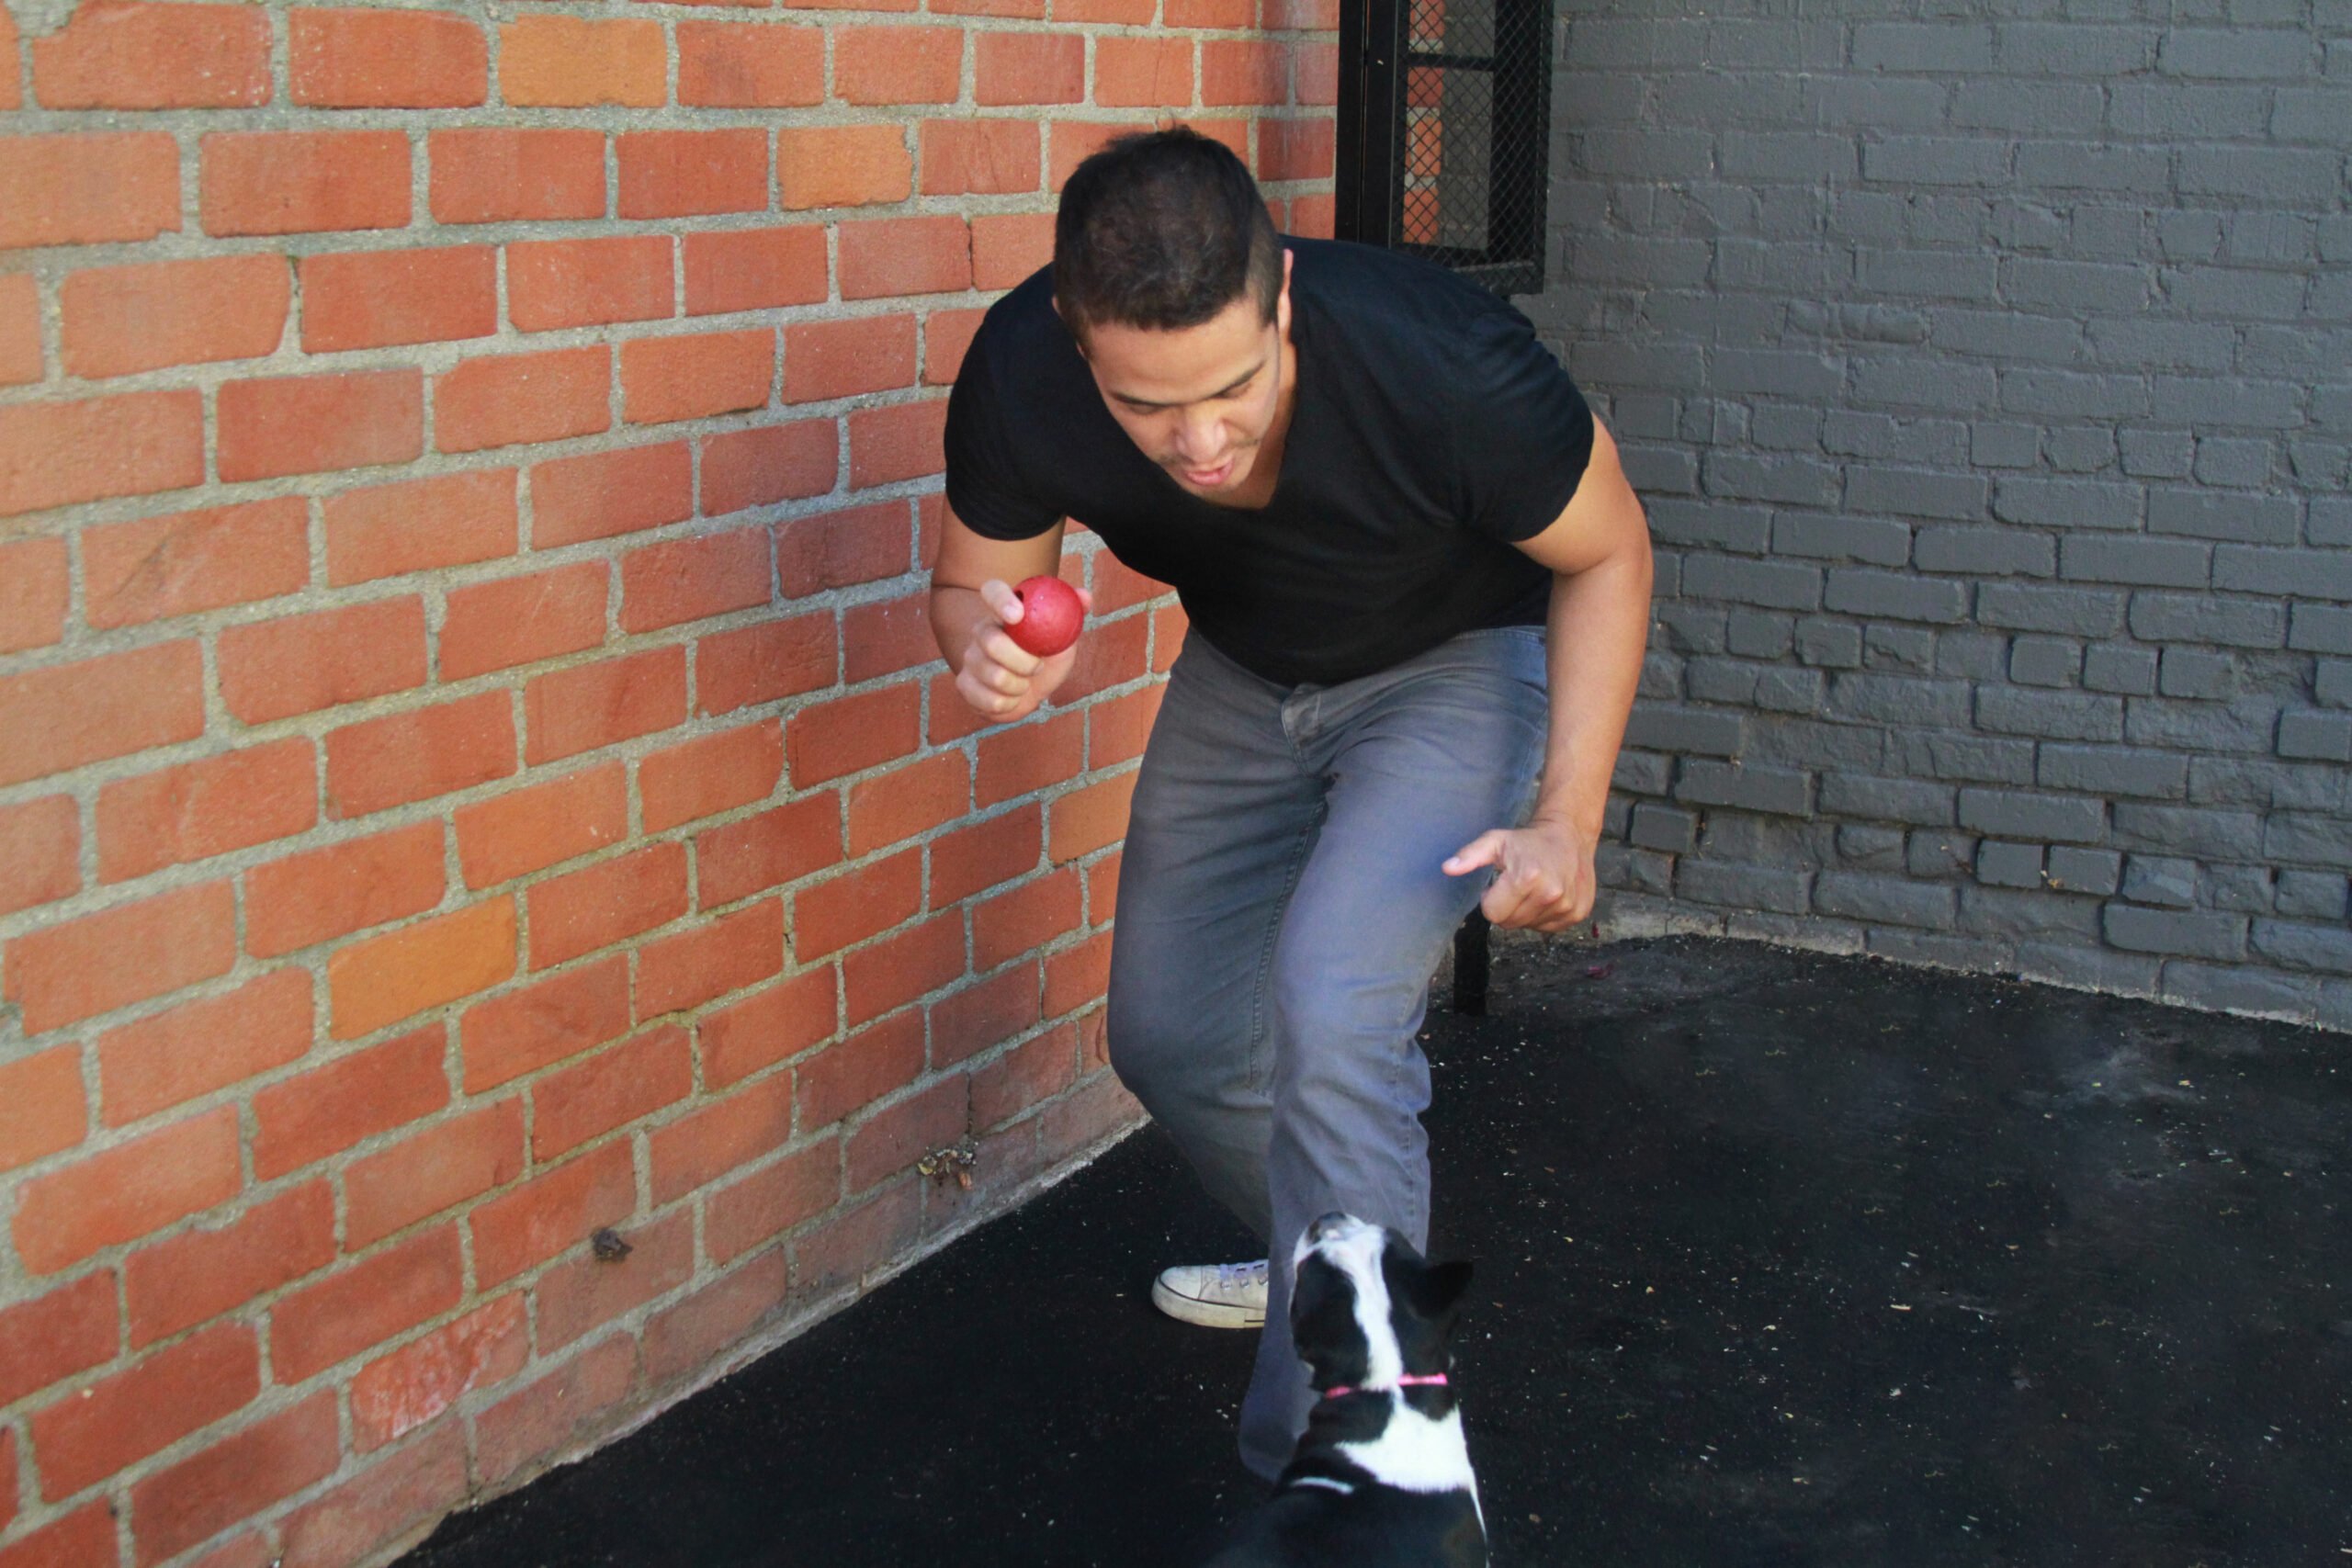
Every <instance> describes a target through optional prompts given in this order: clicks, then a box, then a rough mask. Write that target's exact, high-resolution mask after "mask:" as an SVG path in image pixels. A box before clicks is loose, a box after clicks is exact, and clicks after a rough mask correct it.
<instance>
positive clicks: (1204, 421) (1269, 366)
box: [1054, 127, 1290, 497]
mask: <svg viewBox="0 0 2352 1568" xmlns="http://www.w3.org/2000/svg"><path fill="white" fill-rule="evenodd" d="M1288 280H1289V258H1288V257H1287V256H1286V255H1285V254H1283V248H1282V244H1281V242H1280V241H1279V240H1278V239H1277V238H1276V237H1275V234H1274V227H1273V223H1272V220H1270V219H1268V217H1267V216H1266V205H1265V199H1264V197H1261V196H1260V195H1259V194H1258V187H1257V184H1256V182H1255V181H1253V180H1251V179H1250V172H1249V170H1247V169H1245V168H1243V167H1242V165H1241V160H1240V159H1238V158H1237V157H1235V156H1234V155H1233V153H1232V152H1231V151H1230V150H1229V149H1228V148H1227V147H1226V146H1225V144H1224V143H1223V142H1220V141H1212V140H1210V139H1209V138H1207V137H1204V136H1202V135H1200V134H1198V133H1197V132H1194V131H1192V130H1185V129H1183V128H1182V127H1179V128H1176V129H1172V130H1162V131H1154V132H1151V133H1149V134H1148V135H1140V136H1127V137H1122V138H1120V139H1119V140H1118V141H1114V142H1112V143H1110V144H1109V145H1108V146H1106V147H1104V148H1103V150H1102V151H1101V152H1097V153H1095V154H1094V155H1093V156H1092V157H1091V158H1089V159H1087V160H1086V161H1085V162H1084V163H1082V164H1080V165H1079V166H1078V168H1077V170H1076V171H1075V172H1074V173H1073V174H1072V175H1070V177H1069V183H1068V184H1067V185H1066V186H1063V188H1062V200H1061V210H1060V213H1059V216H1058V217H1057V220H1056V221H1055V225H1054V307H1055V309H1056V310H1058V311H1059V312H1060V313H1061V317H1062V320H1063V321H1065V322H1067V323H1068V324H1069V329H1070V333H1071V334H1072V335H1073V336H1074V337H1075V338H1076V339H1077V340H1078V345H1079V349H1080V352H1081V353H1083V354H1084V355H1085V356H1086V360H1087V363H1088V365H1089V366H1090V367H1091V368H1092V369H1093V372H1094V379H1095V383H1096V385H1097V386H1098V387H1099V388H1100V389H1101V390H1102V393H1103V401H1104V403H1105V404H1107V405H1108V406H1109V408H1110V410H1111V413H1112V417H1113V418H1114V419H1116V420H1117V421H1118V422H1119V423H1120V425H1121V426H1122V427H1124V428H1125V430H1126V432H1127V434H1128V435H1129V436H1131V437H1132V438H1133V439H1134V440H1135V443H1136V446H1138V447H1140V448H1141V449H1142V450H1143V452H1144V454H1145V455H1146V456H1148V457H1150V458H1151V459H1152V460H1153V461H1154V462H1156V463H1159V465H1160V466H1161V467H1163V468H1167V469H1168V470H1169V471H1170V473H1171V474H1172V475H1174V476H1175V478H1176V479H1177V480H1178V481H1179V482H1180V483H1182V485H1183V486H1184V488H1186V489H1187V490H1190V491H1193V492H1195V493H1196V494H1201V495H1206V496H1212V497H1213V496H1215V495H1217V494H1219V493H1222V492H1227V491H1232V490H1234V489H1236V488H1238V486H1239V485H1240V484H1241V483H1242V482H1243V481H1244V480H1246V479H1248V478H1249V476H1250V469H1251V467H1252V464H1253V463H1254V460H1255V458H1256V456H1257V453H1258V450H1259V447H1260V446H1261V443H1262V442H1263V441H1264V440H1265V439H1266V435H1267V433H1268V431H1269V430H1270V429H1271V428H1272V425H1273V423H1274V421H1275V419H1276V417H1277V416H1278V414H1279V413H1280V412H1281V409H1282V404H1283V388H1284V376H1283V348H1284V346H1285V345H1286V344H1287V343H1288V342H1289V336H1290V294H1289V289H1288V288H1287V284H1288Z"/></svg>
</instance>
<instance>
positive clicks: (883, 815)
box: [848, 752, 972, 855]
mask: <svg viewBox="0 0 2352 1568" xmlns="http://www.w3.org/2000/svg"><path fill="white" fill-rule="evenodd" d="M971 790H972V786H971V774H970V768H969V764H968V763H967V762H966V761H965V760H964V758H963V756H962V754H961V753H957V752H949V753H947V754H946V755H944V756H938V757H929V758H925V759H924V760H923V761H919V762H913V763H910V764H909V765H908V766H906V767H903V768H894V769H892V770H891V771H890V772H888V773H876V774H875V775H874V776H873V777H871V778H868V779H864V780H861V781H859V782H858V783H857V784H853V785H852V786H851V787H850V790H849V798H848V807H849V852H850V853H851V854H852V855H864V854H866V853H868V852H872V851H874V850H877V849H881V848H883V847H885V846H886V845H889V844H895V843H899V842H900V841H902V840H907V839H910V838H912V837H914V836H915V835H916V834H918V833H922V832H926V831H928V830H929V829H933V828H936V827H939V826H941V825H942V824H944V823H947V822H952V821H954V820H956V818H959V817H962V816H963V815H964V814H965V811H966V809H967V806H968V803H969V802H970V799H971Z"/></svg>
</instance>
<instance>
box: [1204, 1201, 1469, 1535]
mask: <svg viewBox="0 0 2352 1568" xmlns="http://www.w3.org/2000/svg"><path fill="white" fill-rule="evenodd" d="M1295 1266H1296V1269H1297V1276H1296V1284H1295V1287H1294V1289H1293V1291H1292V1294H1291V1332H1292V1337H1294V1339H1295V1341H1296V1342H1297V1345H1298V1351H1299V1355H1300V1357H1301V1359H1304V1360H1305V1361H1306V1364H1307V1368H1308V1371H1309V1374H1310V1376H1311V1378H1312V1380H1313V1382H1314V1385H1315V1388H1316V1390H1317V1393H1319V1394H1320V1395H1321V1397H1320V1398H1319V1399H1318V1400H1317V1404H1316V1406H1315V1408H1314V1410H1313V1411H1312V1412H1311V1413H1310V1414H1309V1415H1308V1416H1307V1426H1306V1433H1305V1434H1304V1435H1303V1436H1302V1437H1301V1438H1299V1442H1298V1449H1297V1451H1296V1452H1295V1454H1294V1455H1293V1457H1292V1460H1291V1463H1290V1467H1289V1468H1288V1469H1287V1470H1285V1471H1284V1472H1283V1475H1282V1479H1281V1480H1280V1481H1278V1482H1277V1483H1275V1492H1274V1495H1273V1497H1272V1500H1270V1501H1269V1502H1267V1503H1266V1504H1265V1505H1264V1506H1262V1507H1261V1508H1259V1509H1258V1510H1257V1511H1256V1512H1255V1513H1253V1514H1251V1515H1250V1517H1249V1518H1247V1519H1245V1520H1244V1521H1242V1523H1241V1525H1240V1526H1239V1527H1238V1529H1236V1530H1235V1532H1234V1534H1233V1535H1232V1537H1231V1538H1230V1540H1228V1542H1227V1545H1226V1547H1225V1549H1224V1550H1223V1551H1220V1552H1219V1553H1218V1554H1217V1555H1216V1556H1215V1557H1213V1558H1211V1559H1210V1560H1209V1562H1208V1563H1207V1564H1206V1568H1327V1565H1328V1568H1342V1565H1344V1568H1485V1563H1486V1562H1487V1537H1486V1530H1485V1528H1484V1522H1483V1520H1482V1519H1481V1517H1480V1515H1479V1509H1478V1489H1477V1482H1476V1478H1475V1477H1474V1476H1473V1475H1472V1474H1471V1471H1470V1455H1469V1450H1468V1449H1467V1447H1466V1446H1465V1445H1464V1442H1463V1438H1462V1417H1461V1414H1460V1412H1459V1411H1458V1410H1457V1409H1456V1408H1455V1406H1454V1402H1453V1388H1452V1385H1451V1384H1450V1383H1449V1382H1448V1371H1447V1363H1448V1351H1447V1341H1448V1338H1449V1337H1450V1336H1451V1334H1452V1332H1453V1314H1454V1309H1455V1306H1456V1304H1457V1303H1458V1302H1459V1301H1460V1299H1461V1295H1462V1292H1463V1291H1464V1288H1465V1287H1466V1286H1467V1284H1468V1283H1469V1276H1470V1270H1469V1265H1467V1264H1442V1265H1438V1266H1436V1267H1432V1266H1430V1264H1428V1263H1426V1262H1424V1261H1423V1260H1422V1259H1421V1258H1420V1256H1419V1254H1418V1253H1416V1252H1415V1251H1414V1250H1413V1248H1412V1247H1411V1246H1410V1245H1409V1244H1408V1243H1407V1242H1406V1240H1405V1239H1404V1237H1402V1236H1401V1235H1397V1233H1396V1232H1394V1231H1391V1230H1385V1229H1384V1228H1382V1227H1380V1226H1378V1225H1370V1224H1364V1223H1363V1221H1360V1220H1357V1219H1354V1218H1351V1216H1349V1215H1345V1214H1327V1215H1325V1216H1324V1217H1323V1218H1322V1219H1319V1220H1317V1221H1316V1222H1315V1223H1314V1224H1311V1225H1309V1226H1308V1227H1307V1228H1306V1234H1305V1235H1302V1236H1301V1237H1300V1238H1299V1243H1298V1248H1297V1254H1296V1260H1295Z"/></svg>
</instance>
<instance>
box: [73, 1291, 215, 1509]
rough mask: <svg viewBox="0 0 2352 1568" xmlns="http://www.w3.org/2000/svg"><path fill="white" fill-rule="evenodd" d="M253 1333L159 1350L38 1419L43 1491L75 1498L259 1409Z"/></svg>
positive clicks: (211, 1337) (207, 1338)
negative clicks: (197, 1434)
mask: <svg viewBox="0 0 2352 1568" xmlns="http://www.w3.org/2000/svg"><path fill="white" fill-rule="evenodd" d="M260 1392H261V1353H260V1347H259V1345H258V1344H257V1342H256V1341H255V1339H254V1331H253V1329H252V1328H251V1326H249V1325H242V1324H240V1325H224V1326H222V1327H220V1328H217V1329H213V1330H211V1331H209V1332H208V1333H204V1334H199V1335H198V1336H196V1337H194V1338H191V1339H187V1340H185V1341H183V1342H182V1343H180V1344H177V1345H175V1346H173V1347H172V1348H170V1349H168V1350H163V1351H159V1352H157V1353H156V1354H154V1355H153V1356H150V1357H148V1358H146V1359H144V1360H142V1361H140V1362H138V1363H136V1364H134V1365H132V1366H131V1367H130V1368H129V1369H127V1370H125V1371H119V1372H116V1373H114V1374H113V1375H111V1376H108V1377H105V1378H101V1379H99V1380H98V1381H97V1382H94V1383H91V1384H89V1385H88V1386H87V1387H85V1388H84V1389H83V1390H81V1391H80V1392H79V1393H75V1394H72V1395H69V1396H68V1397H66V1398H64V1399H62V1400H60V1401H59V1402H57V1403H56V1404H51V1405H50V1406H49V1407H48V1408H46V1409H43V1410H38V1411H35V1412H34V1413H33V1416H32V1419H31V1420H30V1422H29V1423H28V1427H29V1430H30V1433H31V1437H32V1446H33V1453H34V1455H35V1457H36V1459H37V1460H38V1461H39V1464H40V1478H41V1490H42V1492H43V1493H44V1494H45V1495H50V1496H54V1497H70V1496H72V1495H74V1493H76V1492H79V1491H82V1490H83V1489H84V1488H85V1487H89V1486H94V1485H96V1483H99V1482H101V1481H103V1480H105V1479H106V1478H107V1476H110V1475H113V1474H115V1473H116V1472H119V1471H121V1470H124V1469H126V1468H128V1467H129V1466H130V1465H132V1464H135V1463H137V1462H138V1461H140V1460H142V1459H145V1458H146V1457H147V1456H148V1455H150V1454H153V1453H158V1452H160V1451H162V1450H164V1449H166V1448H168V1447H170V1446H171V1445H172V1444H173V1443H175V1442H176V1441H178V1440H179V1439H180V1438H184V1437H186V1436H187V1435H188V1434H189V1433H190V1432H193V1431H196V1430H198V1428H200V1427H208V1426H209V1425H211V1424H212V1423H213V1422H215V1421H219V1420H221V1419H224V1418H225V1417H227V1416H230V1415H232V1414H233V1413H235V1412H236V1411H238V1410H242V1409H243V1408H244V1407H245V1406H246V1405H248V1404H252V1403H253V1401H254V1397H255V1396H256V1395H257V1394H259V1393H260Z"/></svg>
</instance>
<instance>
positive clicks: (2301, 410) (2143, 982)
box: [1520, 0, 2352, 1029]
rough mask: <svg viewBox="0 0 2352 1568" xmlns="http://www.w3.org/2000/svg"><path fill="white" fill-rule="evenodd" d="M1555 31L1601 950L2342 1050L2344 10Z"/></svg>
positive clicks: (1911, 16) (1554, 176) (1869, 16)
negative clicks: (2000, 993) (2197, 1017)
mask: <svg viewBox="0 0 2352 1568" xmlns="http://www.w3.org/2000/svg"><path fill="white" fill-rule="evenodd" d="M1564 5H1565V6H1566V14H1565V15H1564V17H1563V19H1562V24H1561V28H1560V34H1559V44H1560V54H1559V59H1558V62H1557V70H1556V73H1555V79H1554V84H1553V93H1552V101H1553V104H1554V107H1555V126H1554V135H1553V145H1552V150H1551V192H1550V211H1551V215H1552V224H1553V228H1552V234H1551V247H1552V249H1551V255H1550V257H1549V271H1548V276H1549V277H1550V279H1551V286H1550V287H1549V288H1547V290H1546V291H1545V292H1544V293H1543V294H1541V295H1537V296H1533V297H1530V298H1527V299H1521V301H1520V303H1521V305H1522V306H1523V307H1524V308H1525V309H1526V310H1528V312H1529V314H1530V315H1531V316H1532V318H1533V319H1534V320H1535V321H1536V323H1537V326H1538V329H1539V331H1541V332H1542V333H1544V337H1545V340H1546V341H1547V342H1548V343H1550V344H1552V345H1553V346H1554V347H1555V349H1556V351H1557V352H1558V353H1559V354H1560V355H1561V357H1562V359H1563V360H1564V361H1565V362H1566V364H1567V365H1568V366H1569V367H1571V368H1572V369H1573V370H1574V372H1575V373H1576V375H1577V378H1578V379H1579V380H1580V381H1581V382H1582V383H1583V385H1584V387H1585V389H1586V390H1587V392H1588V393H1589V395H1590V396H1591V397H1592V399H1593V400H1594V403H1595V406H1596V407H1597V408H1598V409H1599V410H1600V412H1602V414H1603V415H1604V417H1606V418H1607V419H1608V420H1609V422H1610V423H1611V428H1612V429H1613V430H1614V431H1615V432H1616V434H1617V435H1618V437H1619V440H1620V443H1621V446H1622V448H1623V452H1624V455H1625V462H1626V468H1627V471H1628V472H1629V473H1630V474H1631V475H1632V476H1633V477H1634V480H1635V483H1636V484H1637V485H1638V486H1639V487H1640V488H1641V489H1642V491H1644V494H1645V499H1646V501H1647V502H1648V503H1649V506H1650V512H1651V519H1652V524H1653V530H1654V535H1655V538H1656V541H1657V550H1658V564H1659V569H1660V570H1659V574H1658V577H1659V591H1658V604H1657V624H1656V626H1655V627H1654V630H1653V634H1652V640H1651V653H1650V658H1649V660H1648V663H1647V666H1646V668H1645V671H1644V677H1643V683H1642V698H1641V702H1640V705H1639V707H1638V709H1637V711H1636V713H1635V716H1634V724H1633V727H1632V729H1631V731H1630V733H1629V735H1628V739H1627V751H1626V754H1625V757H1624V760H1623V764H1622V765H1621V767H1620V768H1619V771H1618V784H1619V798H1618V800H1617V801H1616V802H1615V803H1614V806H1613V808H1612V810H1611V814H1610V825H1611V829H1610V830H1611V833H1612V835H1613V839H1612V841H1611V843H1609V844H1607V845H1605V846H1604V849H1603V852H1602V854H1601V857H1600V861H1601V871H1602V880H1603V882H1604V885H1605V886H1607V888H1608V889H1609V892H1608V894H1607V896H1606V898H1605V900H1604V904H1603V916H1602V918H1603V920H1604V923H1605V924H1607V925H1610V926H1612V927H1614V928H1616V929H1617V930H1620V931H1638V930H1644V929H1649V930H1660V929H1674V930H1705V931H1723V932H1726V933H1729V934H1732V935H1736V936H1747V937H1754V938H1758V939H1763V940H1770V941H1776V942H1796V943H1801V944H1810V945H1815V946H1822V947H1829V948H1835V949H1838V950H1841V951H1850V952H1870V953H1882V954H1884V955H1886V956H1888V957H1891V958H1897V959H1902V960H1905V961H1910V962H1918V963H1929V964H1950V965H1957V966H1961V967H1969V968H1983V969H1991V970H1996V971H2001V972H2005V973H2012V974H2019V975H2024V976H2030V977H2033V978H2038V979H2044V980H2051V981H2055V982H2058V983H2061V984H2066V985H2073V986H2080V987H2095V988H2098V989H2102V990H2114V991H2123V992H2128V993H2134V994H2140V995H2146V996H2154V997H2159V998H2165V999H2168V1000H2172V1001H2176V1002H2180V1003H2184V1004H2187V1005H2190V1006H2196V1007H2204V1008H2221V1009H2228V1010H2242V1011H2252V1012H2260V1013H2268V1014H2278V1015H2284V1016H2288V1017H2292V1018H2298V1019H2304V1020H2311V1021H2319V1022H2323V1023H2325V1024H2328V1025H2331V1026H2333V1027H2335V1028H2339V1029H2352V926H2347V923H2346V919H2347V903H2348V902H2352V897H2347V892H2348V890H2347V884H2346V875H2347V873H2352V662H2347V659H2346V656H2352V502H2347V500H2346V491H2347V490H2348V489H2352V204H2347V190H2348V189H2352V187H2348V186H2347V178H2352V167H2347V152H2352V6H2347V5H2346V3H2345V0H2193V3H2191V4H2188V5H2180V4H2175V3H2161V4H2160V3H2159V0H2086V3H2085V4H2083V5H2079V6H2065V7H2058V6H2049V5H2046V4H2039V5H2034V6H2024V5H2021V4H2019V3H2018V0H1828V3H1827V4H1826V6H1823V7H1820V8H1819V12H1820V13H1821V14H1816V15H1813V16H1808V17H1805V18H1804V19H1795V18H1790V19H1780V18H1774V17H1765V16H1761V15H1756V14H1748V15H1742V13H1743V12H1749V13H1758V12H1761V11H1763V10H1765V9H1767V8H1768V7H1767V5H1766V0H1731V3H1730V4H1728V5H1714V6H1708V7H1704V8H1701V7H1697V6H1685V7H1682V8H1679V9H1678V8H1677V7H1676V6H1673V5H1668V6H1666V7H1665V8H1663V9H1661V8H1660V7H1659V6H1657V5H1655V4H1650V3H1647V0H1644V3H1642V4H1640V5H1636V4H1634V3H1633V0H1564ZM1780 9H1785V7H1780ZM2023 10H2031V11H2032V12H2034V13H2036V16H2035V17H2032V18H2030V19H2029V18H2027V17H2020V16H2018V15H2016V14H2015V13H2018V12H2019V11H2023ZM2062 13H2063V16H2062Z"/></svg>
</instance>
